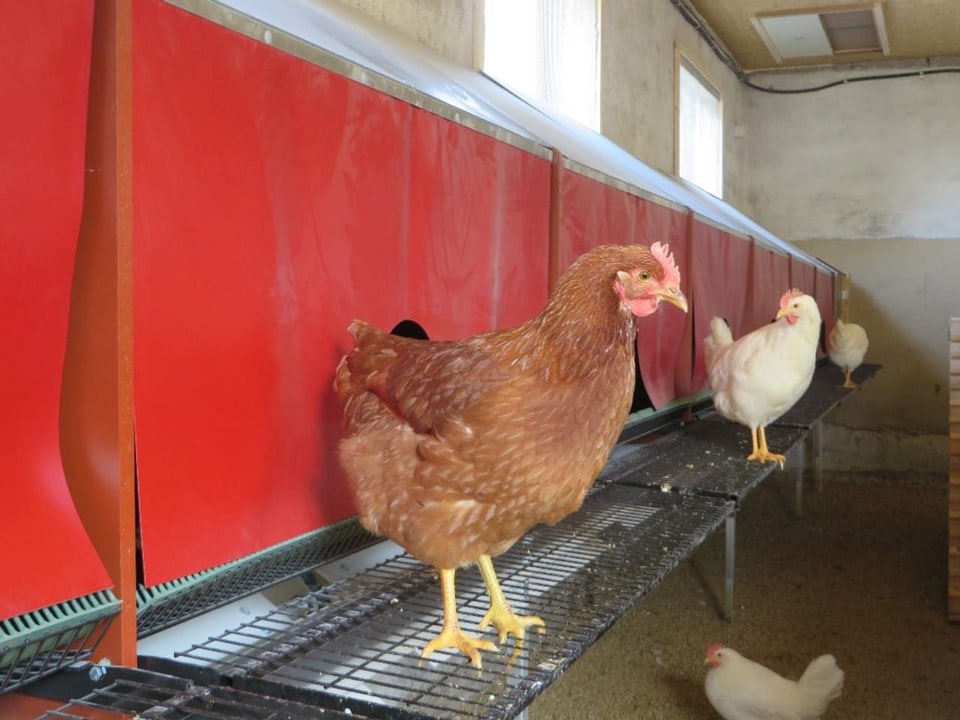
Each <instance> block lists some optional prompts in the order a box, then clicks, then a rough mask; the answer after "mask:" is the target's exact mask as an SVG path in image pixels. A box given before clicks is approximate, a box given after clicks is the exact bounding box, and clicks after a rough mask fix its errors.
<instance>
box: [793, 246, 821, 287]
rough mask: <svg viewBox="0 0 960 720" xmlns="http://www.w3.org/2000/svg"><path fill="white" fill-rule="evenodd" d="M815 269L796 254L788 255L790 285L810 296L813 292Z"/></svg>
mask: <svg viewBox="0 0 960 720" xmlns="http://www.w3.org/2000/svg"><path fill="white" fill-rule="evenodd" d="M816 273H817V269H816V268H815V267H814V266H813V265H811V264H810V263H808V262H807V261H806V260H802V259H801V258H799V257H797V256H796V255H791V256H790V287H792V288H797V289H799V290H802V291H803V292H805V293H806V294H807V295H810V296H811V297H816V296H815V294H814V277H815V275H816Z"/></svg>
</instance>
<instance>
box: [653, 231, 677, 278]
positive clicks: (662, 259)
mask: <svg viewBox="0 0 960 720" xmlns="http://www.w3.org/2000/svg"><path fill="white" fill-rule="evenodd" d="M650 252H651V253H652V254H653V257H654V259H656V261H657V262H659V263H660V264H661V265H662V266H663V279H664V280H666V281H668V282H673V283H675V284H676V286H677V287H680V268H678V267H677V263H676V262H674V260H673V254H672V253H671V252H670V246H669V245H668V244H667V243H660V242H655V243H654V244H653V245H651V246H650Z"/></svg>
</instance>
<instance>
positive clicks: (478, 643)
mask: <svg viewBox="0 0 960 720" xmlns="http://www.w3.org/2000/svg"><path fill="white" fill-rule="evenodd" d="M455 573H456V571H455V570H441V571H440V592H441V593H442V594H443V630H441V631H440V634H439V635H437V637H435V638H434V639H433V640H431V641H430V642H428V643H427V645H426V647H424V648H423V651H422V652H421V653H420V657H422V658H423V659H424V660H426V659H427V658H428V657H430V656H431V655H432V654H433V653H434V651H436V650H442V649H445V648H451V649H453V650H459V651H460V652H462V653H463V654H464V655H466V656H467V657H468V658H470V664H471V665H473V666H474V667H475V668H477V669H478V670H479V669H480V668H481V667H482V666H483V661H482V660H481V659H480V651H481V650H497V649H498V648H497V646H496V645H494V644H493V643H492V642H490V641H489V640H481V639H479V638H475V637H472V636H470V635H467V634H466V633H465V632H463V630H461V629H460V622H459V621H458V619H457V596H456V590H455V588H456V583H455Z"/></svg>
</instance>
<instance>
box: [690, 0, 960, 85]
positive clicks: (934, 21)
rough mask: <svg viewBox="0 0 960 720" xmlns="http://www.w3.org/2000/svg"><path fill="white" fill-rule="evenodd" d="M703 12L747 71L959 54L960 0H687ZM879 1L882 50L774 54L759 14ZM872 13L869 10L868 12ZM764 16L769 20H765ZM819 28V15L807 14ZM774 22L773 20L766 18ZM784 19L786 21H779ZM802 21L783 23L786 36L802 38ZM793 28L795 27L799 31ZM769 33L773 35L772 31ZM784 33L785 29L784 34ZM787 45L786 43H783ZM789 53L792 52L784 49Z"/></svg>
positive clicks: (865, 5) (867, 5) (816, 10)
mask: <svg viewBox="0 0 960 720" xmlns="http://www.w3.org/2000/svg"><path fill="white" fill-rule="evenodd" d="M686 2H687V3H688V4H689V5H691V6H693V7H694V8H695V9H696V11H697V12H698V13H699V14H700V15H701V16H702V18H703V19H704V21H706V24H707V25H708V26H709V27H710V30H711V31H712V32H713V34H714V35H715V36H716V37H717V38H719V40H720V41H721V42H722V43H723V44H724V45H725V46H726V48H727V50H729V52H730V53H731V54H732V55H733V57H734V59H735V60H736V62H737V63H738V64H739V65H740V68H741V69H742V70H744V71H746V72H753V71H757V70H773V69H790V68H798V67H807V66H811V65H826V64H834V65H845V66H846V65H849V64H850V63H875V62H877V61H897V60H899V61H904V60H917V59H926V58H932V57H942V56H955V57H960V0H882V2H878V3H874V2H872V1H866V0H846V1H843V0H837V1H833V2H831V1H830V0H686ZM874 4H878V5H879V6H880V9H879V13H873V14H874V15H875V16H877V17H879V16H880V15H882V19H883V23H884V25H885V29H886V45H887V46H888V47H889V54H884V53H883V52H882V51H877V50H875V51H872V52H849V53H842V54H835V55H832V56H823V55H818V56H815V57H784V56H781V57H780V58H778V57H776V56H775V55H774V53H773V52H772V51H771V50H770V49H769V48H768V45H767V43H766V42H765V41H764V38H763V35H762V34H761V31H760V30H758V28H757V25H758V22H757V18H758V17H759V18H764V17H765V16H772V19H773V20H774V21H776V22H778V23H780V22H781V20H784V19H785V20H788V21H792V20H793V18H782V17H781V16H785V15H786V16H789V15H796V14H801V13H805V12H814V13H824V12H826V13H831V12H832V11H835V10H844V11H849V10H851V9H865V10H872V7H871V6H873V5H874ZM868 14H869V13H868ZM765 22H766V21H765ZM809 23H812V24H813V25H816V26H817V28H819V25H820V21H819V20H818V19H817V15H816V14H814V15H813V17H812V18H808V24H809ZM767 24H768V25H769V24H772V23H767ZM781 24H782V23H781ZM802 26H803V23H802V22H801V23H799V24H797V25H788V26H786V27H785V30H786V34H787V37H786V40H787V42H789V41H791V40H797V41H801V40H803V38H801V37H800V35H802V34H803V30H802ZM792 28H796V32H794V31H793V29H792ZM768 37H770V35H768ZM780 37H781V39H783V33H781V34H780ZM781 47H783V46H781ZM786 54H787V55H789V54H790V52H787V53H786Z"/></svg>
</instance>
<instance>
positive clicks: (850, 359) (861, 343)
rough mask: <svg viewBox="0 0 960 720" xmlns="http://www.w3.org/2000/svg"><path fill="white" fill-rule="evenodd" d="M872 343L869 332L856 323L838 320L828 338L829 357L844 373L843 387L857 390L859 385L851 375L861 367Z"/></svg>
mask: <svg viewBox="0 0 960 720" xmlns="http://www.w3.org/2000/svg"><path fill="white" fill-rule="evenodd" d="M869 345H870V341H869V340H868V339H867V331H866V330H864V329H863V328H862V327H860V326H859V325H857V324H855V323H845V322H844V321H843V320H840V319H839V318H837V324H836V325H834V326H833V330H831V331H830V335H829V336H828V337H827V355H829V356H830V360H831V362H833V364H834V365H836V366H837V367H839V368H840V369H841V370H843V372H844V375H845V377H844V382H843V387H845V388H855V387H856V386H857V384H856V383H855V382H853V380H851V379H850V373H852V372H853V371H854V370H856V369H857V368H858V367H860V364H861V363H862V362H863V356H864V355H866V354H867V347H868V346H869Z"/></svg>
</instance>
